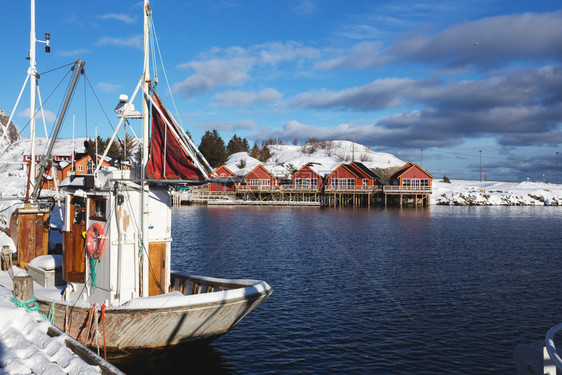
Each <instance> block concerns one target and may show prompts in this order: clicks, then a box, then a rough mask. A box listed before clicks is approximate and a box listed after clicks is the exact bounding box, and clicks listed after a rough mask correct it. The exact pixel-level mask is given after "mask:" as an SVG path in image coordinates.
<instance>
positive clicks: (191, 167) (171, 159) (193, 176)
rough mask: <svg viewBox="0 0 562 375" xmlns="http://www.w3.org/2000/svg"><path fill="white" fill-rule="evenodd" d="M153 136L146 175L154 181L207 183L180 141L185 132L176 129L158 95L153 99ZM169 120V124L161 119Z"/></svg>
mask: <svg viewBox="0 0 562 375" xmlns="http://www.w3.org/2000/svg"><path fill="white" fill-rule="evenodd" d="M152 99H153V100H154V104H153V106H152V132H151V138H150V156H149V159H148V164H147V165H146V175H147V177H148V178H149V179H151V180H199V181H203V180H205V177H204V174H203V173H202V172H201V170H200V169H199V168H198V167H197V166H196V165H195V164H194V163H193V159H192V158H191V156H190V155H189V153H188V151H187V150H186V149H185V147H184V146H183V145H182V142H181V141H180V140H179V139H178V136H177V134H178V132H180V131H181V132H183V130H182V129H178V128H176V127H175V124H174V122H173V121H172V119H171V116H170V114H169V113H168V111H167V110H166V108H165V107H164V105H163V104H162V101H161V100H160V98H159V97H158V95H157V94H156V93H154V95H153V96H152ZM157 107H158V108H160V112H162V113H163V114H164V116H166V119H167V120H168V121H167V123H168V124H169V125H167V124H166V120H165V119H164V118H163V117H162V116H161V115H160V112H159V111H158V108H157Z"/></svg>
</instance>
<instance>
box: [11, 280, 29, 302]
mask: <svg viewBox="0 0 562 375" xmlns="http://www.w3.org/2000/svg"><path fill="white" fill-rule="evenodd" d="M14 298H15V299H17V300H18V301H20V302H25V301H29V300H30V299H32V298H33V279H32V278H31V276H29V275H27V276H14Z"/></svg>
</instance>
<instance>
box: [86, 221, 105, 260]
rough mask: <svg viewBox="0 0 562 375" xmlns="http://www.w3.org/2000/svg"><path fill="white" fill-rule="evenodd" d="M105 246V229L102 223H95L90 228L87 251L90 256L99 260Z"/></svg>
mask: <svg viewBox="0 0 562 375" xmlns="http://www.w3.org/2000/svg"><path fill="white" fill-rule="evenodd" d="M104 245H105V235H104V233H103V227H102V226H101V224H100V223H93V224H92V225H90V228H88V233H86V250H88V254H90V256H91V257H93V258H95V259H99V257H101V255H102V253H103V247H104Z"/></svg>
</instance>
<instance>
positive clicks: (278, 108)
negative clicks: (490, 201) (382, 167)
mask: <svg viewBox="0 0 562 375" xmlns="http://www.w3.org/2000/svg"><path fill="white" fill-rule="evenodd" d="M36 3H37V4H36V8H37V20H36V30H37V35H38V37H39V38H42V35H43V33H44V32H50V33H51V36H52V40H51V45H52V53H51V54H45V53H43V52H42V47H41V46H40V45H39V46H38V70H39V72H40V73H43V72H48V71H50V70H51V69H54V68H57V67H60V66H62V65H65V64H67V63H70V62H72V61H74V60H76V59H77V58H81V59H83V60H85V61H86V76H87V81H85V82H86V84H85V85H84V83H81V86H80V88H79V90H78V92H77V93H76V95H75V98H74V100H73V104H72V109H71V111H72V113H76V130H75V132H76V135H77V136H85V135H88V136H93V134H94V132H95V130H94V129H95V127H96V126H97V131H98V134H100V135H102V136H109V135H110V134H111V132H112V130H111V126H110V124H109V122H111V123H112V125H113V126H115V125H116V124H117V120H116V118H115V116H114V113H113V108H114V107H115V104H116V103H117V98H118V96H119V94H121V93H124V94H128V95H131V94H132V91H133V89H134V87H135V85H136V83H137V82H138V79H139V77H140V74H141V70H142V35H141V33H142V3H140V2H125V1H105V0H100V1H95V2H90V1H85V2H84V1H82V2H76V1H68V0H58V1H45V0H36ZM151 7H152V9H153V17H154V23H155V27H156V36H157V38H158V43H159V46H160V50H161V54H162V58H163V62H164V65H165V67H166V72H167V76H168V81H169V82H170V87H171V90H172V92H173V93H174V94H173V96H174V100H175V104H176V106H177V111H178V114H179V118H180V120H181V123H182V124H183V126H184V128H186V129H189V131H190V132H191V134H192V135H193V138H194V141H195V143H196V144H198V143H199V141H200V139H201V136H202V134H203V133H204V132H205V130H209V129H217V130H218V131H219V133H220V134H221V136H222V138H223V139H224V140H225V142H228V140H229V139H230V138H231V137H232V135H234V134H237V135H238V136H242V137H246V138H248V140H249V141H250V143H252V142H253V141H261V140H266V139H268V138H276V136H277V134H278V136H279V138H280V139H282V140H283V141H285V142H287V143H293V141H294V140H295V139H296V140H298V142H299V143H303V142H304V141H305V140H306V139H308V138H310V137H315V138H318V139H352V137H353V136H355V140H356V142H358V143H361V144H364V145H368V146H370V147H371V148H372V149H373V150H375V151H383V152H390V153H393V154H395V155H396V156H398V157H399V158H401V159H403V160H406V161H408V160H411V161H413V162H416V163H418V164H420V163H421V164H422V165H423V166H424V167H425V168H427V169H428V170H429V171H430V172H431V173H432V174H433V175H434V176H435V177H438V178H440V177H442V176H443V175H444V174H446V175H448V176H450V177H453V178H468V179H479V176H480V156H481V157H482V170H483V171H484V172H485V173H486V175H487V178H488V179H491V180H493V179H501V180H512V181H519V180H523V179H525V178H530V179H531V180H534V181H540V180H542V179H543V177H542V174H543V173H544V174H545V179H546V180H547V181H551V182H556V152H557V151H562V150H560V148H559V144H560V143H561V141H562V133H561V132H560V130H561V129H560V119H561V118H562V66H561V63H560V61H561V58H562V10H561V9H562V7H560V6H559V5H558V4H557V2H555V1H541V0H538V1H532V2H530V1H493V0H491V1H490V0H487V1H464V2H449V1H425V2H424V1H384V2H383V1H339V0H332V1H312V0H287V1H267V2H266V1H205V0H202V1H201V0H200V1H188V0H182V1H179V0H177V1H176V0H167V1H162V0H158V1H156V0H155V1H153V2H152V3H151ZM559 8H560V9H559ZM3 10H4V14H5V15H9V16H5V17H3V18H4V22H3V28H2V30H3V33H2V45H3V54H2V59H1V65H0V66H1V68H2V71H3V73H4V74H3V75H2V76H1V77H0V84H1V87H2V88H3V90H2V91H1V92H0V108H3V109H4V110H5V111H6V112H10V111H11V108H12V107H13V105H14V103H15V100H16V98H17V95H18V93H19V90H20V88H21V85H22V84H23V81H24V79H25V74H26V71H27V61H26V60H25V59H24V58H25V56H26V55H27V51H28V46H29V2H28V1H24V0H22V1H12V2H8V3H7V4H4V7H3ZM64 74H65V71H64V70H62V69H61V70H56V71H54V72H51V73H44V74H42V75H41V79H40V87H41V95H42V97H43V98H44V100H45V98H47V97H48V96H49V94H50V93H51V91H52V90H53V88H54V87H56V86H57V84H58V83H59V82H60V80H61V79H62V77H63V75H64ZM90 86H91V87H92V88H93V90H91V89H90ZM61 87H63V88H64V87H65V85H64V84H63V85H61ZM158 88H159V91H160V93H161V95H162V96H163V97H164V100H169V98H168V94H167V87H166V82H165V79H164V76H163V75H162V74H161V75H160V76H159V86H158ZM61 91H62V90H61V88H60V87H59V89H58V90H57V91H56V92H55V94H53V96H52V97H51V99H49V101H48V103H47V104H46V105H45V107H46V108H47V109H48V110H49V111H50V112H49V113H50V114H51V116H50V118H51V121H52V118H54V117H55V113H57V112H58V110H59V106H60V99H59V97H60V96H61V95H62V92H61ZM94 93H95V94H94ZM27 98H28V94H26V96H24V102H23V103H22V104H21V105H20V107H18V111H17V112H16V116H15V119H14V122H15V123H16V125H17V126H18V127H20V128H23V127H24V126H25V125H26V122H27V119H26V118H25V117H24V116H23V114H24V113H25V109H26V108H28V106H29V104H28V99H27ZM98 101H99V102H100V103H101V107H100V106H98V105H97V102H98ZM85 103H87V116H86V115H84V107H85V106H86V105H85ZM138 107H139V104H138V103H137V108H138ZM102 108H103V110H102ZM104 111H105V113H104ZM108 118H109V120H108ZM86 123H87V126H88V128H86V126H85V125H86ZM139 125H140V124H135V125H134V128H135V129H136V132H138V126H139ZM50 126H51V124H48V127H49V128H50ZM38 127H40V129H42V128H43V127H42V125H41V124H38ZM71 128H72V124H71V120H70V117H69V119H68V120H67V121H66V122H65V129H64V131H63V136H64V137H66V138H69V137H71V134H72V129H71ZM86 129H87V130H86ZM42 133H43V132H39V135H42ZM23 135H24V136H28V130H27V129H24V131H23ZM561 156H562V155H561ZM560 162H561V164H562V158H561V159H560ZM560 182H562V174H561V175H560Z"/></svg>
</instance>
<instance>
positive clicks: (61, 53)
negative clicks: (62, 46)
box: [55, 48, 90, 57]
mask: <svg viewBox="0 0 562 375" xmlns="http://www.w3.org/2000/svg"><path fill="white" fill-rule="evenodd" d="M55 53H56V54H57V55H58V56H64V57H80V56H82V55H85V54H88V53H90V50H89V49H87V48H77V49H75V50H72V51H63V50H58V49H55Z"/></svg>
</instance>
